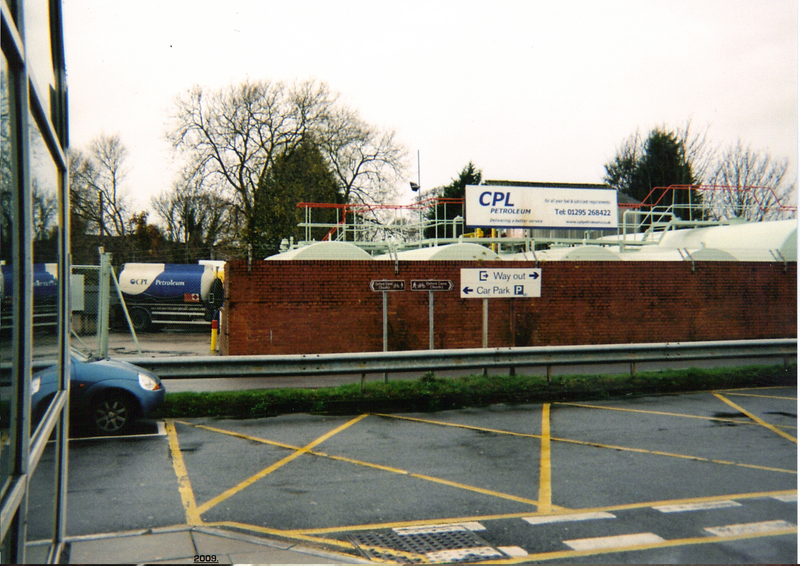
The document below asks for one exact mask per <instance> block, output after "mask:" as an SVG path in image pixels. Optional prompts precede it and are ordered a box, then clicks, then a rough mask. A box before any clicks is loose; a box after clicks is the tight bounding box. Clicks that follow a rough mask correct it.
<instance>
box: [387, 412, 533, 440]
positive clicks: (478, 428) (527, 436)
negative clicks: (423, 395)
mask: <svg viewBox="0 0 800 566" xmlns="http://www.w3.org/2000/svg"><path fill="white" fill-rule="evenodd" d="M375 416H378V417H386V418H389V419H400V420H403V421H413V422H418V423H425V424H432V425H438V426H450V427H453V428H463V429H466V430H477V431H480V432H496V433H497V434H506V435H509V436H522V437H525V438H542V435H541V434H531V433H528V432H513V431H510V430H500V429H497V428H486V427H482V426H472V425H465V424H458V423H446V422H442V421H433V420H430V419H420V418H417V417H406V416H403V415H389V414H384V413H375Z"/></svg>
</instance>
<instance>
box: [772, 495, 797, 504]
mask: <svg viewBox="0 0 800 566" xmlns="http://www.w3.org/2000/svg"><path fill="white" fill-rule="evenodd" d="M772 499H777V500H778V501H783V502H784V503H797V494H796V493H790V494H789V495H775V496H773V497H772Z"/></svg>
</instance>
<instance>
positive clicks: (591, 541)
mask: <svg viewBox="0 0 800 566" xmlns="http://www.w3.org/2000/svg"><path fill="white" fill-rule="evenodd" d="M659 542H664V539H663V538H661V537H660V536H658V535H656V534H653V533H635V534H630V535H618V536H613V537H595V538H579V539H574V540H565V541H564V544H566V545H567V546H568V547H570V548H571V549H572V550H599V549H604V548H625V547H627V546H639V545H640V544H653V543H659Z"/></svg>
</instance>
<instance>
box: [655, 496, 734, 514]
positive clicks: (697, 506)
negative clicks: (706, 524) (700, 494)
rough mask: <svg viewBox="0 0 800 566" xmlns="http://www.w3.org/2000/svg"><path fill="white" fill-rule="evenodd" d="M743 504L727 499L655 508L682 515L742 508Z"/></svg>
mask: <svg viewBox="0 0 800 566" xmlns="http://www.w3.org/2000/svg"><path fill="white" fill-rule="evenodd" d="M741 506H742V504H741V503H737V502H736V501H732V500H730V499H725V500H723V501H704V502H702V503H682V504H680V505H660V506H658V507H653V509H655V510H656V511H661V512H662V513H682V512H684V511H706V510H708V509H727V508H728V507H741Z"/></svg>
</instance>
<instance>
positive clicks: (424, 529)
mask: <svg viewBox="0 0 800 566" xmlns="http://www.w3.org/2000/svg"><path fill="white" fill-rule="evenodd" d="M392 530H393V531H394V532H395V533H397V534H398V535H400V536H409V535H428V534H436V533H452V532H455V531H463V530H467V531H485V530H486V527H484V526H483V525H481V524H480V523H478V522H474V521H472V522H467V523H451V524H447V525H420V526H418V527H398V528H396V529H392Z"/></svg>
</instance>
